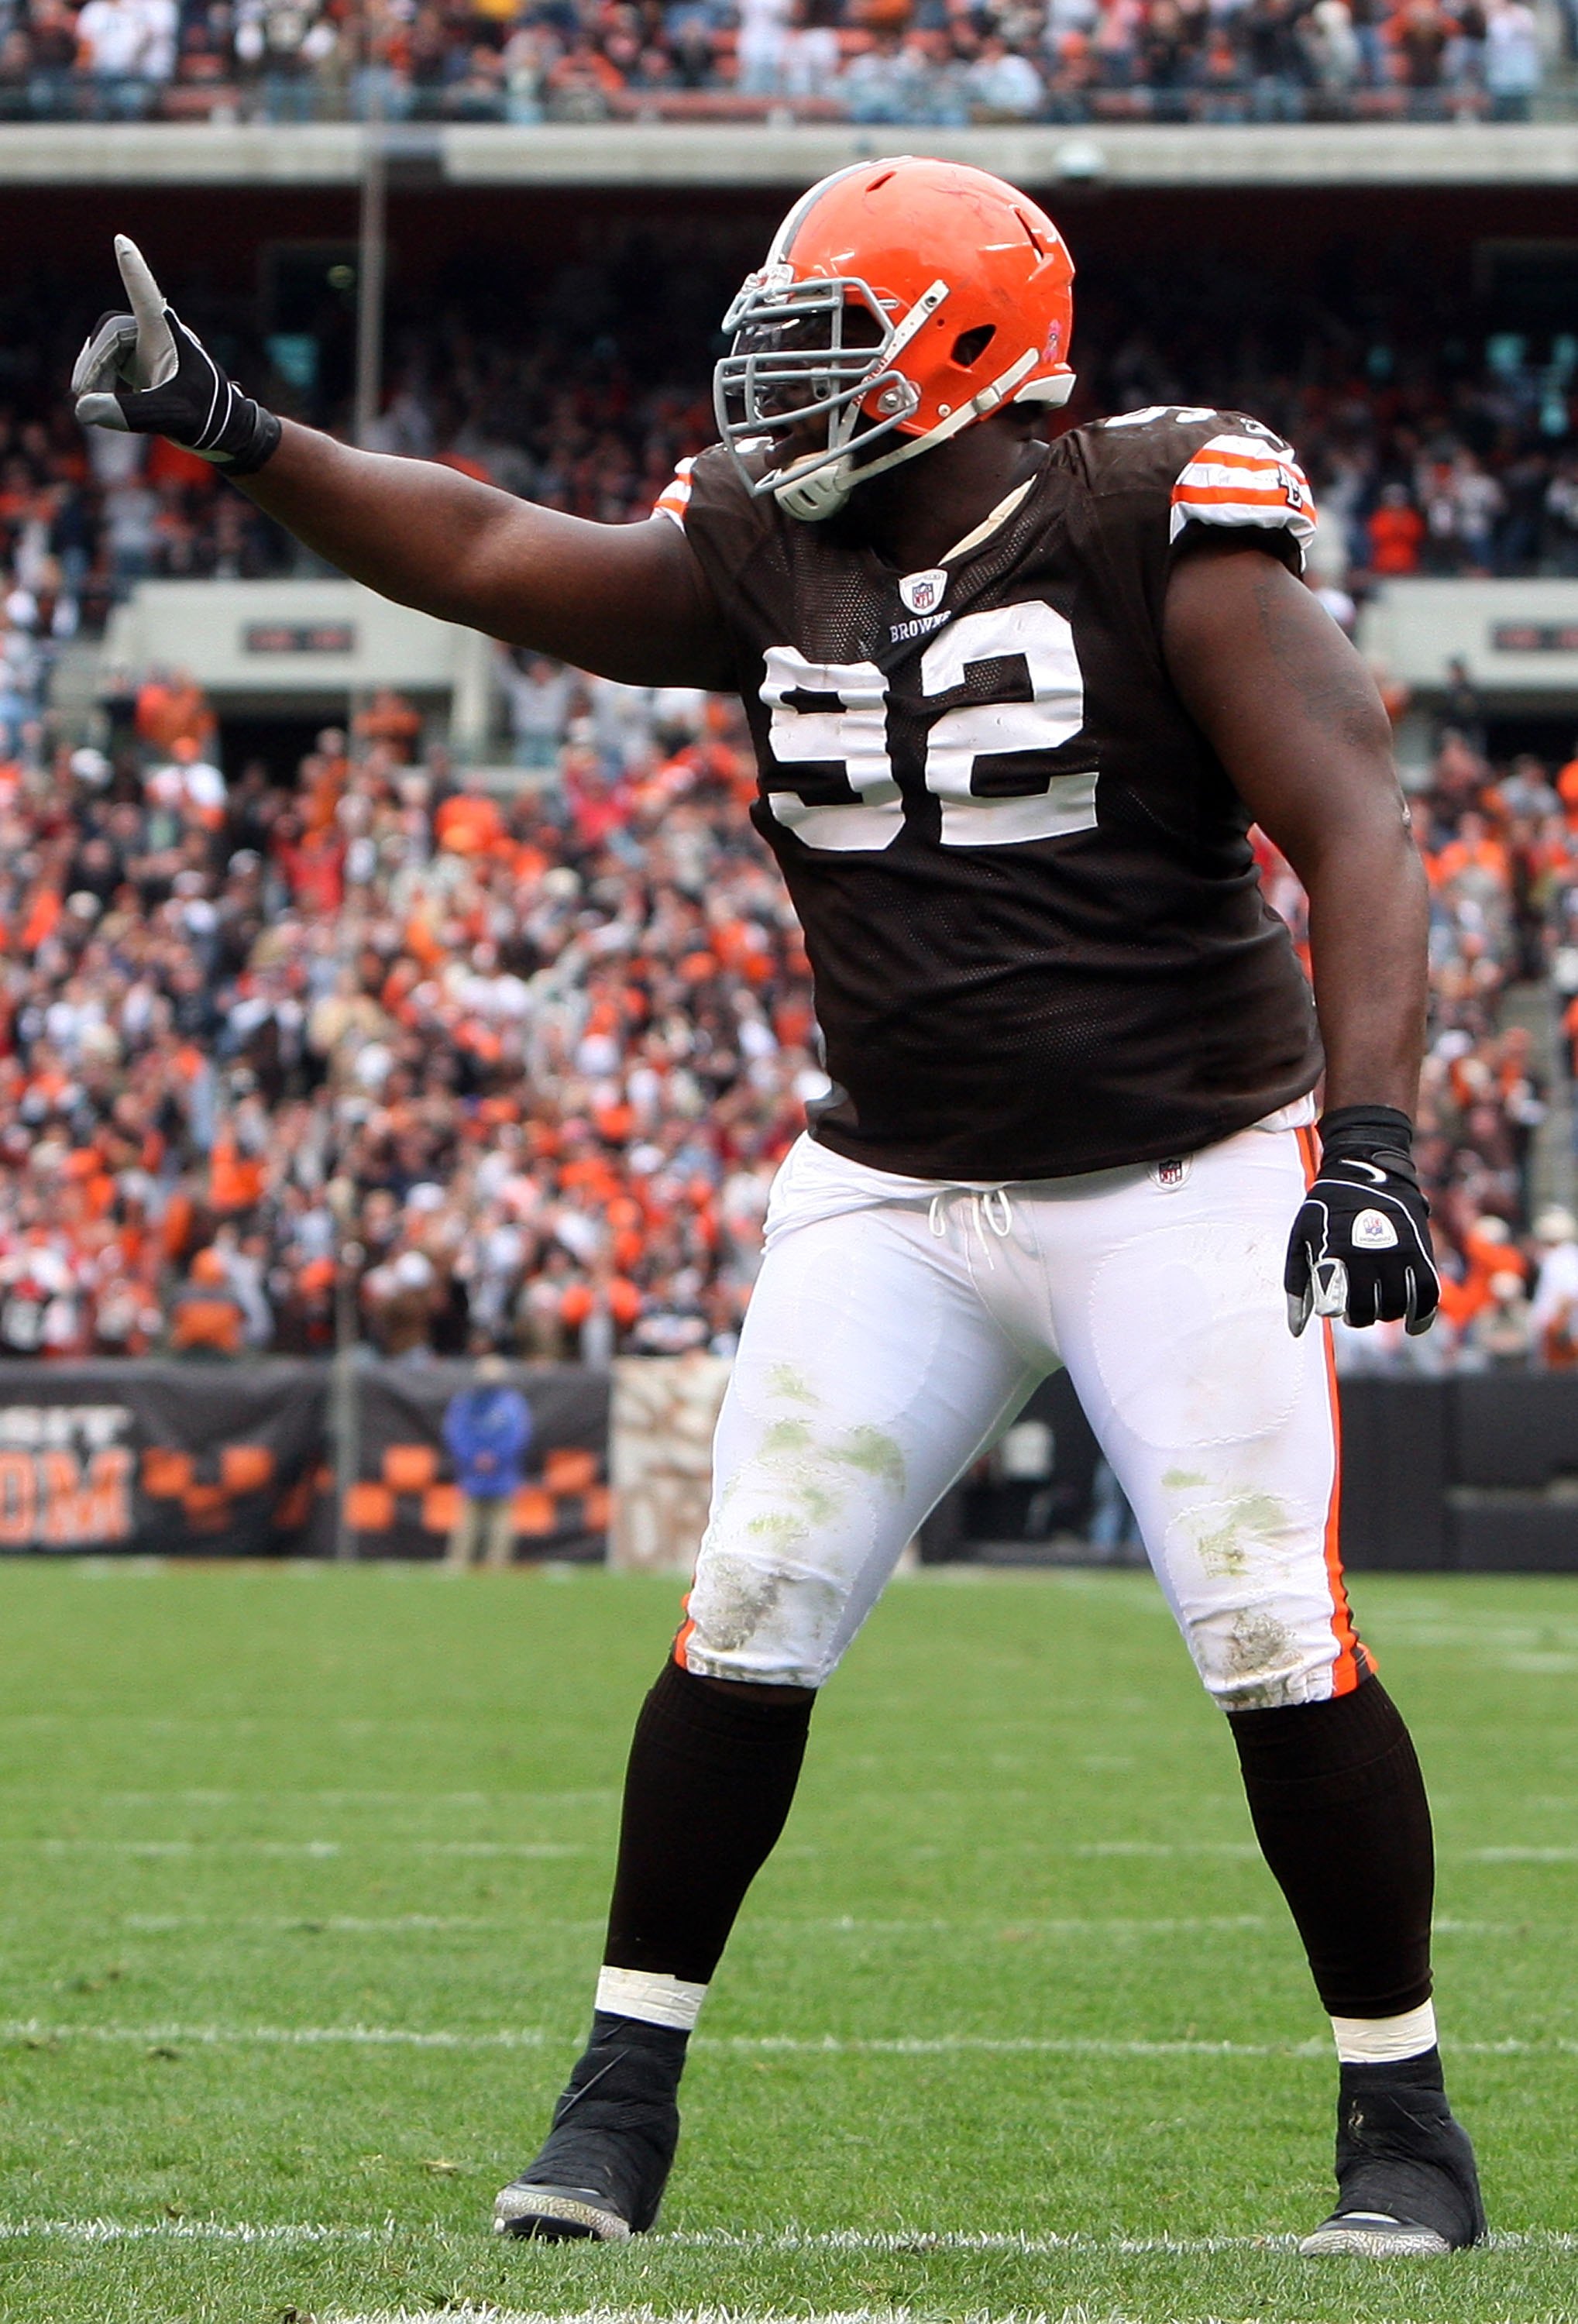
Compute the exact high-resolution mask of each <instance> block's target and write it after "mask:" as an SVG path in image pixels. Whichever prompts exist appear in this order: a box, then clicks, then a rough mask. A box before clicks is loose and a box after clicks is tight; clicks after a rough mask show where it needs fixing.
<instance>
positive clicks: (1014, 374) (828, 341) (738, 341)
mask: <svg viewBox="0 0 1578 2324" xmlns="http://www.w3.org/2000/svg"><path fill="white" fill-rule="evenodd" d="M1073 281H1074V262H1073V260H1072V259H1071V258H1070V257H1069V254H1068V251H1067V247H1066V244H1065V243H1064V240H1063V237H1062V235H1060V234H1059V233H1058V231H1057V227H1056V226H1054V225H1053V223H1052V221H1051V219H1050V218H1049V217H1047V215H1046V213H1045V211H1044V210H1042V209H1040V208H1038V205H1037V204H1036V203H1034V202H1033V201H1031V200H1030V199H1029V196H1028V195H1026V194H1021V193H1020V192H1019V191H1018V190H1017V189H1016V188H1014V187H1012V186H1010V185H1008V184H1006V183H1005V182H1004V180H1002V179H1001V178H993V177H992V176H990V175H989V174H988V173H987V171H984V170H974V169H971V168H969V167H968V166H967V165H966V164H964V162H959V161H925V160H920V159H918V158H916V157H915V156H913V155H910V154H900V155H899V156H897V157H896V158H894V159H891V160H889V161H857V162H855V163H854V166H853V167H852V168H849V169H845V170H836V171H835V172H834V174H833V175H832V176H831V177H830V178H824V179H823V180H821V182H820V183H819V184H817V185H815V186H813V187H812V188H811V189H810V191H809V192H808V193H806V194H802V196H801V197H800V198H799V200H798V202H797V203H796V204H795V206H794V208H793V209H792V210H790V212H789V216H788V217H786V218H785V220H784V222H783V224H782V225H781V226H780V227H779V230H778V232H777V234H776V235H774V237H773V241H772V247H771V250H770V251H769V252H768V254H767V262H766V263H765V265H763V266H761V267H759V268H758V269H757V271H756V272H755V273H754V274H750V275H747V276H746V278H745V281H744V284H743V288H742V290H741V291H740V293H739V296H738V297H737V298H736V299H735V300H734V304H733V305H732V306H731V307H730V309H729V311H728V313H727V314H726V315H725V316H724V330H725V331H727V332H728V333H730V334H731V337H732V342H733V344H732V346H731V347H730V350H729V353H728V354H727V355H724V357H723V359H722V361H721V362H720V363H719V364H718V365H717V368H716V371H715V374H714V402H715V408H716V411H717V420H718V427H719V429H720V431H721V433H722V436H723V440H724V444H725V446H726V447H728V449H729V451H730V452H731V453H732V454H733V455H734V460H735V464H736V466H739V468H740V470H741V474H742V475H743V476H744V478H745V481H746V482H747V484H749V485H750V488H751V490H752V493H774V494H775V495H776V497H777V499H778V501H779V503H780V507H782V508H784V509H785V510H786V511H787V512H789V515H791V516H797V517H800V518H802V519H803V520H805V521H807V522H808V523H815V522H817V521H819V520H820V519H821V518H823V517H827V516H831V515H832V514H833V513H834V512H835V510H837V509H840V508H842V507H843V506H844V503H845V501H846V500H847V499H848V498H849V495H850V493H851V492H852V491H853V490H854V486H855V485H856V484H859V483H861V482H863V480H864V479H865V478H866V477H868V476H874V475H880V474H881V471H882V470H883V469H884V468H891V467H895V466H898V464H899V463H900V461H901V460H910V459H913V458H914V457H915V456H916V454H917V453H918V452H924V451H925V450H926V449H927V447H928V446H930V445H933V444H940V443H942V442H943V441H945V439H946V438H948V437H949V436H955V435H957V433H958V432H959V430H960V429H962V428H967V427H969V426H970V424H971V422H972V421H973V420H983V419H984V418H985V417H986V415H987V414H988V413H989V412H992V411H995V410H998V409H999V408H1000V407H1001V405H1002V404H1004V403H1010V402H1012V403H1030V402H1036V403H1049V404H1058V403H1065V402H1066V401H1067V400H1068V397H1069V394H1070V392H1071V391H1072V390H1073V387H1074V374H1073V372H1072V371H1071V370H1070V369H1069V366H1068V362H1067V351H1068V341H1069V337H1070V334H1071V332H1072V330H1073V327H1074V302H1073V298H1072V295H1071V285H1072V283H1073ZM823 423H825V424H823ZM808 426H811V427H815V429H816V432H817V436H818V438H820V440H819V442H818V443H817V445H816V446H815V447H813V448H812V449H810V450H809V451H806V452H802V453H800V454H799V455H798V457H795V458H793V459H791V460H790V461H789V464H788V466H774V467H771V468H770V469H769V470H768V471H767V473H766V475H757V474H756V473H755V472H754V469H753V468H752V467H749V466H746V465H745V461H744V455H745V454H746V453H747V452H749V451H752V450H754V451H761V449H762V448H763V447H764V446H776V445H777V444H778V442H779V440H780V438H784V437H787V436H789V435H790V434H791V433H794V432H798V431H803V430H805V429H807V427H808ZM890 436H897V437H900V438H903V439H904V440H903V441H902V442H901V443H900V444H899V445H898V446H896V447H895V448H893V449H892V450H891V451H888V452H886V453H883V454H881V455H879V456H878V457H876V458H874V459H872V458H867V459H864V460H862V459H860V458H859V457H857V456H858V455H859V454H860V453H862V452H864V451H866V450H867V448H868V447H870V446H871V445H872V444H873V443H875V442H876V441H878V440H879V439H880V438H883V437H890Z"/></svg>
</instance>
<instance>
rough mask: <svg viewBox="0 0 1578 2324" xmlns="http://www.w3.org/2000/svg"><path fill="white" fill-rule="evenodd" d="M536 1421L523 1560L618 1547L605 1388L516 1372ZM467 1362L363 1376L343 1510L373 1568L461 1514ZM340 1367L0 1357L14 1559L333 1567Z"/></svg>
mask: <svg viewBox="0 0 1578 2324" xmlns="http://www.w3.org/2000/svg"><path fill="white" fill-rule="evenodd" d="M508 1377H509V1380H510V1383H511V1385H512V1386H513V1387H515V1388H519V1389H520V1391H521V1394H522V1395H523V1396H524V1397H525V1399H526V1402H527V1405H528V1407H529V1409H530V1411H531V1450H530V1453H529V1456H528V1459H527V1462H526V1465H525V1471H524V1474H523V1475H522V1477H521V1481H520V1483H519V1485H518V1487H517V1489H516V1490H515V1491H514V1492H513V1493H512V1496H511V1508H512V1517H513V1519H514V1533H515V1552H514V1554H515V1555H516V1556H517V1557H519V1558H540V1557H552V1558H577V1559H600V1558H601V1557H602V1556H603V1555H604V1553H605V1550H606V1546H607V1535H608V1522H609V1495H608V1377H607V1374H606V1373H605V1372H596V1371H588V1370H586V1369H583V1368H582V1367H581V1366H580V1365H577V1364H516V1365H512V1367H511V1368H510V1371H509V1375H508ZM475 1379H476V1375H475V1369H474V1367H473V1366H472V1365H470V1364H468V1363H460V1362H455V1363H441V1362H433V1363H426V1364H383V1363H376V1362H373V1363H367V1364H358V1365H357V1366H356V1368H355V1371H354V1372H353V1374H352V1376H351V1389H352V1393H351V1397H350V1399H349V1410H350V1419H351V1428H352V1439H353V1445H354V1450H355V1470H354V1475H353V1480H352V1482H351V1484H350V1489H349V1491H348V1493H347V1495H346V1512H345V1514H346V1521H347V1526H348V1531H349V1535H350V1540H351V1544H352V1548H353V1554H355V1555H356V1556H358V1557H368V1558H374V1557H409V1558H437V1557H441V1556H442V1555H443V1554H444V1553H445V1550H446V1548H447V1547H448V1538H449V1532H450V1528H451V1526H453V1525H454V1523H455V1519H456V1517H457V1513H458V1510H459V1507H460V1494H459V1489H458V1488H457V1485H456V1483H455V1480H454V1470H453V1465H452V1462H451V1460H450V1456H449V1453H448V1450H447V1448H446V1444H445V1439H444V1417H445V1414H446V1413H447V1411H448V1408H449V1406H450V1403H451V1401H452V1400H453V1398H454V1397H456V1396H457V1395H459V1394H461V1393H462V1392H463V1391H464V1390H466V1389H467V1388H472V1387H474V1386H475ZM340 1385H342V1383H338V1382H337V1380H336V1378H335V1375H334V1372H333V1370H332V1369H331V1368H330V1366H328V1364H324V1363H292V1362H289V1361H284V1360H272V1359H268V1358H259V1359H257V1360H254V1361H251V1362H245V1361H244V1362H240V1363H235V1364H226V1363H181V1362H166V1361H160V1360H149V1361H145V1362H144V1361H138V1362H132V1363H97V1364H94V1363H83V1364H69V1363H34V1362H5V1361H0V1555H23V1554H29V1553H39V1552H42V1553H43V1554H60V1553H63V1552H76V1553H78V1554H80V1553H81V1552H83V1551H90V1552H96V1553H115V1552H123V1553H126V1554H134V1555H143V1556H158V1557H176V1556H182V1555H189V1556H209V1557H259V1556H270V1555H272V1556H281V1555H284V1556H298V1557H328V1556H332V1555H333V1554H334V1551H335V1547H336V1543H337V1522H336V1519H337V1510H336V1506H335V1496H336V1490H337V1480H336V1475H335V1467H334V1441H333V1429H334V1424H335V1419H336V1416H337V1413H338V1412H339V1411H340V1410H341V1408H342V1406H341V1404H340V1401H339V1398H338V1396H337V1388H338V1387H339V1386H340Z"/></svg>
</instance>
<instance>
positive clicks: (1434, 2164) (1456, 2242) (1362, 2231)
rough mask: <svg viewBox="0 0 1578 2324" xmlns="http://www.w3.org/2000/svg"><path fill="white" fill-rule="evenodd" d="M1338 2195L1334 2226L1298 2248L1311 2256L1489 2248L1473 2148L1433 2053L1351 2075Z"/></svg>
mask: <svg viewBox="0 0 1578 2324" xmlns="http://www.w3.org/2000/svg"><path fill="white" fill-rule="evenodd" d="M1414 2076H1417V2077H1418V2079H1412V2077H1414ZM1337 2195H1338V2201H1337V2208H1336V2209H1335V2210H1334V2211H1333V2213H1332V2215H1331V2218H1329V2219H1323V2220H1322V2222H1321V2224H1320V2226H1319V2227H1317V2228H1316V2229H1315V2233H1314V2234H1313V2235H1311V2236H1305V2238H1304V2240H1303V2242H1302V2243H1301V2244H1300V2245H1299V2246H1298V2248H1299V2250H1300V2251H1301V2252H1303V2253H1304V2254H1305V2255H1306V2257H1310V2258H1315V2257H1320V2256H1324V2255H1326V2254H1331V2253H1334V2254H1337V2255H1343V2254H1346V2255H1349V2256H1350V2257H1353V2258H1359V2259H1435V2258H1439V2257H1441V2256H1442V2255H1444V2253H1447V2252H1454V2251H1464V2250H1466V2249H1467V2248H1468V2246H1470V2245H1471V2244H1477V2243H1480V2242H1481V2241H1482V2239H1483V2237H1484V2234H1485V2207H1484V2205H1483V2203H1482V2202H1481V2199H1480V2180H1479V2173H1478V2172H1477V2171H1476V2169H1475V2167H1474V2150H1473V2146H1472V2142H1471V2141H1470V2138H1469V2135H1468V2133H1467V2131H1466V2130H1464V2128H1463V2125H1462V2124H1461V2123H1459V2122H1454V2121H1453V2116H1452V2108H1451V2107H1449V2106H1448V2105H1447V2102H1446V2092H1445V2090H1444V2089H1443V2087H1442V2083H1441V2061H1440V2060H1439V2058H1438V2057H1436V2055H1435V2052H1430V2053H1429V2054H1428V2055H1427V2056H1426V2057H1425V2058H1408V2059H1405V2060H1403V2061H1400V2062H1399V2063H1398V2064H1397V2065H1386V2066H1353V2065H1344V2066H1343V2069H1342V2084H1341V2088H1340V2089H1339V2092H1338V2097H1337Z"/></svg>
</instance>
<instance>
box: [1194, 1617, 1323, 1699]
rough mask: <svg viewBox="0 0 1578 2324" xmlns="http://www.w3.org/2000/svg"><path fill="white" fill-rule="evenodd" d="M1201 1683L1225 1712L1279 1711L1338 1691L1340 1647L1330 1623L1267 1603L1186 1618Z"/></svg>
mask: <svg viewBox="0 0 1578 2324" xmlns="http://www.w3.org/2000/svg"><path fill="white" fill-rule="evenodd" d="M1183 1628H1184V1636H1185V1639H1186V1643H1187V1645H1188V1648H1189V1652H1190V1654H1191V1655H1192V1656H1193V1657H1194V1662H1195V1669H1196V1670H1197V1671H1198V1672H1199V1674H1200V1679H1201V1683H1202V1684H1203V1685H1204V1688H1205V1691H1206V1692H1207V1693H1208V1694H1209V1695H1210V1696H1211V1698H1212V1700H1213V1701H1214V1702H1216V1703H1217V1704H1218V1705H1219V1706H1220V1707H1221V1709H1222V1710H1223V1711H1278V1710H1285V1709H1290V1708H1291V1707H1293V1706H1294V1705H1296V1704H1298V1703H1304V1702H1324V1701H1326V1700H1327V1699H1328V1698H1329V1697H1330V1696H1331V1694H1332V1693H1333V1692H1334V1672H1335V1667H1336V1663H1337V1658H1338V1653H1339V1647H1338V1642H1337V1639H1336V1637H1335V1636H1334V1635H1333V1631H1332V1628H1331V1626H1330V1621H1329V1618H1327V1619H1325V1620H1324V1621H1323V1620H1321V1619H1319V1618H1315V1619H1314V1620H1312V1621H1309V1622H1306V1621H1302V1620H1300V1618H1299V1617H1298V1615H1297V1612H1296V1611H1294V1610H1293V1609H1287V1608H1283V1607H1279V1606H1277V1605H1272V1604H1266V1603H1264V1602H1262V1603H1259V1604H1255V1605H1247V1606H1238V1607H1232V1608H1223V1609H1211V1610H1209V1611H1206V1612H1203V1613H1200V1614H1196V1615H1186V1616H1185V1618H1184V1624H1183Z"/></svg>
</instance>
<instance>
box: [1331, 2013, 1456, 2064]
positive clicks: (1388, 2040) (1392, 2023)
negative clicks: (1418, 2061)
mask: <svg viewBox="0 0 1578 2324" xmlns="http://www.w3.org/2000/svg"><path fill="white" fill-rule="evenodd" d="M1332 2033H1333V2039H1334V2040H1335V2042H1336V2044H1337V2055H1338V2057H1339V2058H1340V2059H1341V2060H1342V2061H1343V2064H1344V2065H1348V2066H1381V2065H1387V2064H1389V2063H1390V2062H1391V2061H1392V2060H1393V2059H1396V2058H1417V2057H1418V2055H1419V2053H1420V2052H1421V2051H1424V2050H1432V2049H1434V2048H1435V2003H1434V2002H1432V2001H1422V2002H1421V2003H1420V2004H1419V2006H1418V2008H1417V2009H1405V2010H1404V2011H1403V2013H1402V2015H1400V2016H1399V2017H1333V2020H1332Z"/></svg>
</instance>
